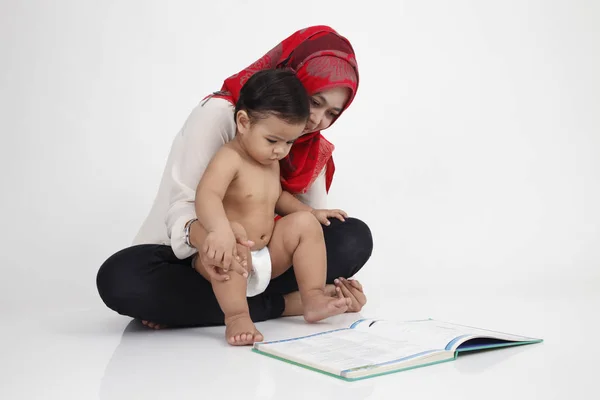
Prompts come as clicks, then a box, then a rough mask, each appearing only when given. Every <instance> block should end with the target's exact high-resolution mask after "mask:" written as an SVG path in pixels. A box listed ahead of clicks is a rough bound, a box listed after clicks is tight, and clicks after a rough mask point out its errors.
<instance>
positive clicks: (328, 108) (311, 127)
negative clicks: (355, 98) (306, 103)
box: [302, 87, 351, 134]
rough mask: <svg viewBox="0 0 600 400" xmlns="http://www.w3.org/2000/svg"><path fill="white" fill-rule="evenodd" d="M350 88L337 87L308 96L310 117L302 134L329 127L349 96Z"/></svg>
mask: <svg viewBox="0 0 600 400" xmlns="http://www.w3.org/2000/svg"><path fill="white" fill-rule="evenodd" d="M350 93H351V92H350V89H349V88H347V87H337V88H333V89H329V90H325V91H323V92H319V93H315V94H313V95H312V96H310V117H309V119H308V122H307V123H306V128H305V129H304V132H302V133H303V134H306V133H311V132H315V131H321V130H323V129H326V128H329V125H331V124H332V123H333V121H335V119H336V118H337V117H338V116H339V115H340V113H341V112H342V110H343V109H344V105H345V104H346V102H347V101H348V99H349V98H350Z"/></svg>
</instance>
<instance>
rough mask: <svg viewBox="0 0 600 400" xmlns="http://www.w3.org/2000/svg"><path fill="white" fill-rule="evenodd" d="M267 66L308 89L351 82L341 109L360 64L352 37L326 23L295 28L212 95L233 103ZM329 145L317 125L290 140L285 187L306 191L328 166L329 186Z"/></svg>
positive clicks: (283, 174) (283, 166)
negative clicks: (293, 75) (288, 71)
mask: <svg viewBox="0 0 600 400" xmlns="http://www.w3.org/2000/svg"><path fill="white" fill-rule="evenodd" d="M270 68H291V69H293V70H294V71H295V72H296V75H297V76H298V78H299V79H300V81H301V82H302V84H303V85H304V87H305V89H306V90H307V92H308V94H309V95H313V94H315V93H318V92H322V91H325V90H328V89H331V88H334V87H340V86H342V87H347V88H349V89H350V91H351V94H350V97H349V99H348V101H347V102H346V104H345V105H344V110H346V109H347V108H348V107H349V106H350V103H352V100H353V99H354V96H355V95H356V90H357V89H358V66H357V64H356V58H355V55H354V50H353V49H352V45H351V44H350V42H349V41H348V40H347V39H346V38H344V37H343V36H340V35H339V34H338V33H337V32H336V31H334V30H333V29H331V28H330V27H328V26H312V27H309V28H306V29H302V30H299V31H297V32H295V33H294V34H292V35H291V36H290V37H288V38H287V39H285V40H284V41H283V42H281V43H279V44H278V45H277V46H275V47H274V48H273V49H272V50H271V51H269V52H268V53H267V54H265V55H264V56H263V57H262V58H260V59H259V60H257V61H256V62H254V63H253V64H251V65H250V66H248V67H247V68H245V69H243V70H242V71H240V72H238V73H237V74H235V75H232V76H230V77H229V78H227V79H226V80H225V82H224V83H223V87H222V88H221V91H220V92H217V93H215V94H214V95H213V97H220V98H224V99H226V100H229V101H230V102H231V103H233V104H235V103H236V102H237V100H238V98H239V95H240V90H241V89H242V86H244V83H246V81H247V80H248V79H249V78H250V77H251V76H252V75H253V74H254V73H255V72H257V71H260V70H263V69H270ZM334 122H335V121H334ZM332 124H333V123H332ZM333 149H334V146H333V144H332V143H330V142H329V141H327V140H326V139H325V138H324V137H323V136H322V135H321V132H320V131H317V132H311V133H308V134H306V135H302V136H301V137H300V138H299V139H298V140H296V142H294V145H293V146H292V149H291V150H290V154H289V155H288V156H287V157H286V158H284V159H283V160H281V161H280V166H281V185H282V187H283V189H284V190H286V191H289V192H291V193H304V192H306V190H308V188H309V187H310V186H311V185H312V183H313V182H314V181H315V179H316V178H317V176H318V175H319V173H320V172H321V171H322V170H323V167H325V166H327V170H326V176H325V178H326V180H325V182H326V186H325V187H326V189H327V191H329V187H330V186H331V181H332V180H333V173H334V171H335V165H334V163H333V157H332V153H333Z"/></svg>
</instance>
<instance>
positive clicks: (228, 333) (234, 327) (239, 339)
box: [225, 314, 263, 346]
mask: <svg viewBox="0 0 600 400" xmlns="http://www.w3.org/2000/svg"><path fill="white" fill-rule="evenodd" d="M225 325H226V326H227V327H226V328H225V338H226V339H227V343H229V344H230V345H232V346H245V345H249V344H253V343H254V342H262V340H263V335H262V333H260V332H259V331H258V330H257V329H256V327H255V326H254V323H253V322H252V320H251V319H250V315H248V314H242V315H236V316H232V317H229V318H225Z"/></svg>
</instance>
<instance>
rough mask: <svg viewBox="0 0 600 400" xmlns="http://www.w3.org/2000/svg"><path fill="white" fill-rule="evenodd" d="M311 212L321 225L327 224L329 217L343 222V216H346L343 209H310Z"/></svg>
mask: <svg viewBox="0 0 600 400" xmlns="http://www.w3.org/2000/svg"><path fill="white" fill-rule="evenodd" d="M312 214H313V215H314V216H315V217H316V218H317V219H318V220H319V222H320V223H322V224H323V225H329V224H331V222H329V218H337V219H339V220H340V221H342V222H344V221H345V219H344V218H348V214H346V212H345V211H344V210H312Z"/></svg>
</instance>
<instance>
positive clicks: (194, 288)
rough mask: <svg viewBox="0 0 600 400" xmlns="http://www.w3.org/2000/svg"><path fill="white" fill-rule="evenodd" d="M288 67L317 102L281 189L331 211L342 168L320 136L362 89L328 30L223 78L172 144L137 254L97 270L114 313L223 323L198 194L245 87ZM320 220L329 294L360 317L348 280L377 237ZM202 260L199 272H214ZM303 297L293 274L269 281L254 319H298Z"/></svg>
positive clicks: (356, 290)
mask: <svg viewBox="0 0 600 400" xmlns="http://www.w3.org/2000/svg"><path fill="white" fill-rule="evenodd" d="M282 67H285V68H292V69H293V70H294V71H296V74H297V76H298V78H299V79H300V81H301V82H302V84H303V85H304V87H305V88H306V89H307V91H308V93H309V95H310V96H311V116H310V119H309V122H308V124H307V126H306V129H305V134H304V135H303V136H302V137H301V138H300V139H299V140H297V141H296V142H295V143H294V146H293V147H292V150H291V151H290V154H289V156H288V157H287V158H286V159H284V160H282V162H281V182H282V187H283V189H285V190H287V191H289V192H291V193H294V194H296V195H297V197H298V198H299V199H300V200H301V201H302V202H304V203H305V204H307V205H309V206H311V207H312V208H314V209H325V208H326V197H327V192H328V190H329V187H330V185H331V182H332V179H333V174H334V170H335V167H334V163H333V159H332V156H331V155H332V152H333V148H334V147H333V145H332V144H331V143H329V142H328V141H327V140H325V138H323V137H322V136H321V134H320V131H321V130H323V129H326V128H328V127H329V126H331V124H332V123H333V122H334V121H335V120H336V119H337V118H338V117H339V115H340V114H341V113H342V112H343V111H344V110H346V109H347V108H348V107H349V106H350V104H351V103H352V100H353V99H354V96H355V95H356V91H357V89H358V68H357V65H356V60H355V56H354V51H353V49H352V46H351V45H350V43H349V42H348V41H347V40H346V39H345V38H343V37H342V36H340V35H339V34H337V32H335V31H334V30H333V29H331V28H330V27H327V26H314V27H310V28H306V29H302V30H300V31H297V32H295V33H294V34H292V35H291V36H290V37H288V38H287V39H285V40H284V41H283V42H281V43H280V44H279V45H277V46H276V47H275V48H273V49H272V50H271V51H269V52H268V53H267V54H266V55H265V56H263V57H262V58H261V59H259V60H258V61H256V62H255V63H253V64H252V65H250V66H249V67H248V68H246V69H244V70H242V71H241V72H240V73H238V74H235V75H233V76H231V77H229V78H228V79H226V80H225V82H224V84H223V87H222V89H221V91H220V92H217V93H214V94H213V95H211V96H209V97H208V98H206V99H204V100H203V101H202V102H201V103H200V104H199V105H198V106H197V107H196V108H195V109H194V110H193V111H192V113H191V115H190V116H189V118H188V120H187V121H186V123H185V124H184V126H183V128H182V129H181V130H180V132H179V133H178V134H177V136H176V137H175V140H174V142H173V146H172V149H171V153H170V155H169V159H168V160H167V166H166V168H165V171H164V174H163V177H162V180H161V184H160V188H159V192H158V195H157V197H156V199H155V202H154V205H153V207H152V210H151V211H150V214H149V215H148V217H147V219H146V221H145V222H144V224H143V225H142V227H141V229H140V231H139V233H138V235H137V236H136V238H135V240H134V246H132V247H129V248H127V249H124V250H121V251H119V252H118V253H116V254H114V255H113V256H111V257H110V258H109V259H108V260H106V261H105V263H104V264H103V265H102V266H101V268H100V270H99V271H98V276H97V286H98V292H99V293H100V296H101V297H102V300H103V301H104V302H105V304H106V305H107V306H108V307H110V308H111V309H113V310H115V311H117V312H118V313H120V314H123V315H128V316H131V317H134V318H140V319H142V320H144V322H145V323H146V324H148V325H149V326H150V327H153V328H160V327H162V326H165V325H169V326H206V325H221V324H223V322H224V321H223V313H222V312H221V309H220V307H219V305H218V303H217V301H216V298H215V296H214V293H213V292H212V288H211V284H210V283H209V282H208V281H207V280H206V279H204V278H203V277H202V276H201V275H200V274H199V273H197V271H195V270H194V269H193V268H192V259H193V257H194V255H195V254H196V253H197V250H196V249H197V248H201V246H202V244H203V242H204V238H205V237H206V231H204V229H203V228H202V226H201V224H199V223H197V222H195V212H194V195H195V190H196V187H197V185H198V182H199V181H200V177H201V176H202V174H203V172H204V170H205V168H206V166H207V164H208V162H209V161H210V159H211V158H212V156H213V155H214V154H215V153H216V152H217V150H218V149H219V148H220V147H221V146H222V145H223V144H224V143H226V142H229V141H230V140H232V139H233V137H234V135H235V131H236V129H235V122H234V118H233V111H234V105H235V102H236V101H237V98H238V96H239V92H240V89H241V87H242V86H243V84H244V83H245V82H246V80H248V78H249V77H250V76H252V74H253V73H255V72H256V71H259V70H262V69H267V68H282ZM321 222H322V223H323V224H324V226H323V232H324V236H325V244H326V247H327V283H328V284H330V285H329V286H328V289H329V290H331V292H332V295H335V293H336V290H338V291H340V292H341V293H343V295H344V296H345V297H349V298H351V299H352V307H351V309H350V311H359V310H360V308H361V307H362V306H363V305H364V303H365V302H366V298H365V296H364V294H363V292H362V287H361V285H360V284H359V283H358V282H357V281H348V280H347V278H350V277H352V276H353V275H354V274H356V272H358V270H359V269H360V268H362V266H363V265H364V264H365V263H366V262H367V260H368V259H369V257H370V256H371V251H372V248H373V241H372V237H371V232H370V230H369V228H368V227H367V226H366V225H365V224H364V223H363V222H362V221H360V220H358V219H354V218H347V219H346V220H345V221H343V222H342V221H339V220H336V219H331V220H329V219H322V220H321ZM240 241H241V242H243V240H242V239H240ZM240 247H241V248H243V246H240ZM202 260H203V262H202V263H201V264H209V263H205V262H204V261H205V259H202ZM206 272H207V273H209V274H210V276H214V277H217V276H219V275H220V274H222V273H223V272H222V270H220V269H219V265H215V264H214V263H213V264H212V265H211V266H209V267H207V271H206ZM230 273H233V272H230ZM333 283H335V286H333V285H331V284H333ZM336 286H337V288H336ZM297 291H298V285H297V283H296V280H295V277H294V272H293V268H291V269H290V270H288V271H287V273H285V274H283V275H282V276H280V277H278V278H276V279H274V280H272V281H271V283H270V284H269V286H268V288H267V290H266V291H265V292H264V293H262V294H261V295H258V296H255V297H251V298H248V305H249V308H250V315H251V317H252V319H253V321H264V320H266V319H271V318H277V317H280V316H287V315H301V314H302V304H301V303H300V297H299V293H298V292H297ZM147 321H152V322H150V323H148V322H147Z"/></svg>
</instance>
